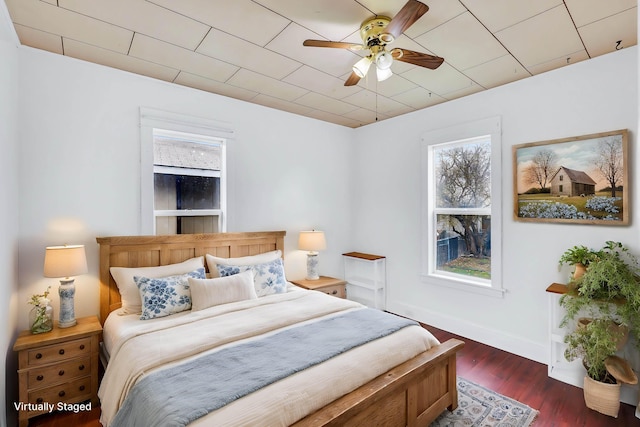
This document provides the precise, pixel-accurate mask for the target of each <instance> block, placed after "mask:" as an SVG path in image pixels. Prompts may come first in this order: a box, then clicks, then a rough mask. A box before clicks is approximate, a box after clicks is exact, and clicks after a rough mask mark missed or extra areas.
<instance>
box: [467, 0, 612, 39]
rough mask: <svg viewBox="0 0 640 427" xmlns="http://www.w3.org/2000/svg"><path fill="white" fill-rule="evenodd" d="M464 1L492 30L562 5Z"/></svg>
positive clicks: (556, 0)
mask: <svg viewBox="0 0 640 427" xmlns="http://www.w3.org/2000/svg"><path fill="white" fill-rule="evenodd" d="M579 1H582V0H579ZM600 1H601V0H600ZM462 2H463V3H464V5H465V6H467V8H468V9H469V11H470V12H471V13H472V14H473V15H474V16H475V17H476V18H477V19H478V20H479V21H480V22H482V23H483V24H484V25H485V26H486V27H487V28H488V29H489V31H491V32H496V31H500V30H503V29H505V28H507V27H510V26H512V25H514V24H517V23H518V22H522V21H524V20H526V19H529V18H531V17H532V16H535V15H538V14H540V13H542V12H545V11H547V10H549V9H553V8H554V7H556V6H560V5H562V0H536V1H513V0H462Z"/></svg>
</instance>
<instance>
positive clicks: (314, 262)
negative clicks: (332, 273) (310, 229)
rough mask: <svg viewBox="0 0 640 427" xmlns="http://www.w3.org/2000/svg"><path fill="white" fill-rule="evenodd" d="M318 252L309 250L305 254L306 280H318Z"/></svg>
mask: <svg viewBox="0 0 640 427" xmlns="http://www.w3.org/2000/svg"><path fill="white" fill-rule="evenodd" d="M319 278H320V275H319V274H318V252H309V253H308V254H307V280H318V279H319Z"/></svg>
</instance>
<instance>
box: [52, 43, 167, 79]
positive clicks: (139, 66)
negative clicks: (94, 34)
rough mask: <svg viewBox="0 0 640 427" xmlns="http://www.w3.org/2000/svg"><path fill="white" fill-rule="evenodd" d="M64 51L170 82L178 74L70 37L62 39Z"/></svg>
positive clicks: (71, 54) (79, 57)
mask: <svg viewBox="0 0 640 427" xmlns="http://www.w3.org/2000/svg"><path fill="white" fill-rule="evenodd" d="M63 44H64V53H65V55H66V56H71V57H73V58H77V59H82V60H84V61H89V62H93V63H96V64H101V65H105V66H107V67H112V68H117V69H120V70H123V71H129V72H131V73H136V74H141V75H143V76H149V77H153V78H155V79H159V80H164V81H168V82H171V81H173V79H174V78H175V77H176V75H177V74H178V70H176V69H173V68H170V67H165V66H162V65H158V64H154V63H152V62H148V61H143V60H141V59H138V58H133V57H131V56H128V55H123V54H121V53H117V52H113V51H111V50H107V49H102V48H99V47H96V46H92V45H88V44H86V43H81V42H78V41H75V40H71V39H64V40H63Z"/></svg>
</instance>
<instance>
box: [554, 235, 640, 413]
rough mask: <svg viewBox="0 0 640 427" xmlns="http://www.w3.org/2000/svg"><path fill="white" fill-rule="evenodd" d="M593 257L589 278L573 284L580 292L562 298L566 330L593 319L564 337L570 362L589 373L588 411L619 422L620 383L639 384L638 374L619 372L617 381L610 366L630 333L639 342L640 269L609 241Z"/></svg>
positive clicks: (626, 252) (620, 247)
mask: <svg viewBox="0 0 640 427" xmlns="http://www.w3.org/2000/svg"><path fill="white" fill-rule="evenodd" d="M581 250H582V248H581ZM589 251H590V253H591V255H589V256H588V266H587V268H586V271H585V273H584V274H583V275H582V276H581V277H579V278H574V279H572V282H573V283H574V284H575V285H576V286H575V287H573V288H570V290H569V292H568V293H566V294H565V295H563V296H562V297H561V298H560V305H561V306H562V307H564V308H565V310H566V314H565V316H564V317H563V319H562V322H561V323H560V326H561V327H565V326H567V325H569V323H570V322H573V321H576V320H579V319H578V318H581V317H582V316H584V315H585V314H586V315H587V316H589V318H590V321H586V322H585V321H582V320H581V319H580V322H579V323H580V324H581V326H580V327H578V328H576V329H575V330H573V331H572V332H570V333H568V334H567V335H566V336H565V343H566V344H567V349H566V351H565V357H566V358H567V359H568V360H574V359H576V358H581V359H582V362H583V364H584V366H585V368H586V370H587V375H586V377H585V383H584V391H585V403H586V404H587V407H590V408H592V409H595V410H597V411H599V412H602V413H605V414H607V415H611V416H617V413H618V408H619V399H620V382H631V381H634V379H635V374H634V375H633V377H631V376H621V375H619V372H620V370H619V369H618V370H614V372H613V375H612V372H610V370H608V369H607V361H609V362H610V361H611V360H613V359H612V357H614V355H615V353H616V351H618V350H620V349H621V348H622V344H623V342H624V341H623V340H624V339H625V336H626V334H627V333H631V334H632V335H633V336H634V337H635V338H636V343H638V342H639V341H638V338H639V332H640V269H639V267H638V260H637V258H636V257H635V256H633V255H632V254H631V253H630V252H629V250H628V248H627V247H625V246H624V245H623V244H621V243H619V242H612V241H608V242H606V243H605V246H603V247H602V249H600V250H597V251H594V250H589ZM568 252H569V251H568ZM565 254H567V253H565ZM563 257H565V255H563ZM568 257H569V255H566V257H565V259H568ZM562 262H564V261H562ZM562 262H561V263H562ZM639 345H640V344H639ZM618 359H619V358H618ZM618 359H615V360H618ZM620 360H621V362H620V361H619V363H618V364H617V365H616V366H618V367H619V366H623V367H624V368H625V369H623V371H625V372H628V371H631V369H630V368H629V367H628V363H626V361H624V360H622V359H620ZM610 364H611V363H610ZM631 372H632V371H631ZM618 377H620V378H618ZM616 380H617V381H616ZM635 381H637V379H635ZM594 393H595V394H594Z"/></svg>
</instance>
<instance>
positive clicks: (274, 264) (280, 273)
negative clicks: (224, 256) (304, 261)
mask: <svg viewBox="0 0 640 427" xmlns="http://www.w3.org/2000/svg"><path fill="white" fill-rule="evenodd" d="M217 267H218V273H219V274H220V276H221V277H226V276H231V275H234V274H238V273H242V272H245V271H248V270H251V271H252V272H253V285H254V287H255V289H256V295H258V297H263V296H265V295H271V294H280V293H284V292H286V291H287V281H286V279H285V278H284V266H283V265H282V258H278V259H275V260H273V261H270V262H265V263H262V264H254V265H221V264H218V265H217Z"/></svg>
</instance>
